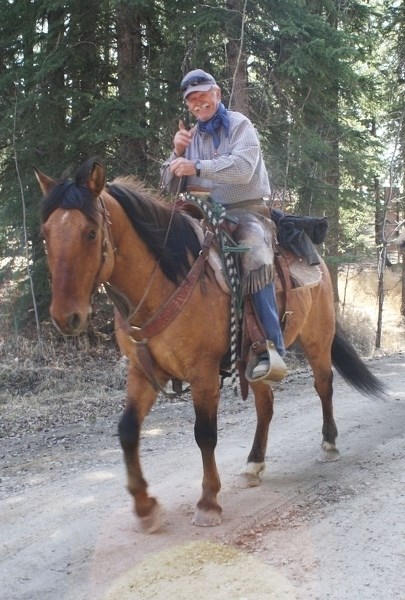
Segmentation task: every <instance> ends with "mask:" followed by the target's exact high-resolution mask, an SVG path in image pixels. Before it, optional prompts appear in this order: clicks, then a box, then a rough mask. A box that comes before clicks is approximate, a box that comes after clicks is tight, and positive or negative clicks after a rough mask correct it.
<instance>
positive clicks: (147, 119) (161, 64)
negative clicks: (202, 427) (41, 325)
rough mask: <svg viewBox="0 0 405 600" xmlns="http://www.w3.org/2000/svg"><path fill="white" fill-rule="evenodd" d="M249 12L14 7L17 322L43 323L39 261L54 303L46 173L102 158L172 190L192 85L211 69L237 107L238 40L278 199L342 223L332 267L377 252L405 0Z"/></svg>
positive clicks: (11, 269) (300, 3) (1, 230)
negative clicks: (43, 207) (43, 202)
mask: <svg viewBox="0 0 405 600" xmlns="http://www.w3.org/2000/svg"><path fill="white" fill-rule="evenodd" d="M244 7H245V3H244V2H243V1H242V0H240V1H239V2H237V1H236V0H234V1H232V2H231V1H227V2H224V1H223V0H222V1H221V2H219V1H218V0H207V1H206V2H204V3H196V4H190V2H189V0H176V2H174V0H167V1H166V0H165V1H163V0H115V1H112V0H102V1H101V2H100V1H99V0H88V2H86V3H83V2H80V1H79V0H69V1H68V2H61V1H59V0H52V1H51V0H41V2H30V1H28V0H21V1H20V2H18V3H17V2H16V1H15V0H14V1H9V0H0V10H1V14H2V20H1V22H0V37H1V40H2V49H1V53H0V97H1V98H2V111H1V114H0V191H1V195H0V252H1V257H2V260H1V262H0V278H1V279H0V294H1V291H2V290H3V294H2V295H0V298H2V300H4V297H5V295H6V296H7V306H12V307H14V308H13V309H12V310H14V311H15V315H14V316H15V319H16V320H17V321H20V320H24V318H25V317H27V318H28V319H30V318H31V317H30V315H31V313H30V312H29V307H30V306H31V305H32V299H31V298H30V291H29V286H27V265H26V262H27V260H26V258H25V257H26V256H29V257H30V258H29V261H30V269H31V270H32V273H33V278H34V287H35V294H36V296H37V301H38V304H39V307H40V311H41V316H43V315H44V314H45V312H46V306H47V303H48V301H49V287H48V280H47V274H46V268H45V256H44V251H43V247H42V245H41V243H40V233H39V219H38V212H39V211H38V206H39V202H40V192H39V190H38V187H37V184H36V181H35V179H34V176H33V170H32V166H33V165H35V166H37V167H39V168H40V169H41V170H43V171H44V172H45V173H47V174H49V175H51V176H53V177H59V176H60V175H62V174H63V173H64V172H65V171H69V172H71V173H73V172H74V171H75V169H76V167H77V166H78V165H79V164H80V163H81V162H82V161H83V160H85V159H87V158H89V157H90V156H95V155H98V156H101V157H102V158H103V159H104V161H105V164H106V167H107V172H108V174H109V178H112V177H114V176H115V175H118V174H124V173H128V172H131V173H136V174H138V175H139V176H140V177H141V178H144V179H146V181H147V182H148V184H150V185H151V186H157V185H158V182H159V167H160V164H161V162H162V160H164V158H165V157H166V156H167V154H168V152H169V151H170V148H171V145H172V139H173V135H174V133H175V131H176V129H177V126H178V120H179V118H184V116H185V115H184V105H183V103H182V98H181V95H180V93H179V90H178V83H179V81H180V79H181V77H182V75H183V74H184V73H186V72H187V71H188V70H190V69H192V68H197V67H202V68H204V69H206V70H208V71H210V72H212V73H213V75H214V76H215V77H216V78H217V80H218V82H219V83H220V84H221V87H222V90H223V97H224V101H225V103H227V101H228V100H229V97H230V95H231V92H232V85H233V76H234V73H233V70H232V69H231V67H230V65H229V63H228V59H227V49H228V45H229V43H230V41H232V42H234V43H239V42H240V41H241V40H242V39H243V47H242V49H241V50H242V52H241V58H242V59H245V60H246V65H247V67H246V86H247V91H248V96H249V102H250V115H249V116H250V117H251V118H252V120H253V122H254V123H255V125H256V127H257V129H258V131H259V133H260V136H261V139H262V143H263V149H264V153H265V157H266V162H267V164H268V167H269V171H270V173H271V176H272V181H273V186H274V189H275V190H285V191H286V192H287V195H288V198H289V207H290V208H292V209H294V210H296V211H297V212H309V213H313V214H324V213H326V214H328V215H330V216H331V219H334V220H335V221H336V223H335V225H336V227H335V229H336V230H338V231H339V236H340V241H338V243H337V245H336V248H334V249H333V248H330V249H329V252H328V253H329V255H330V260H331V261H332V262H333V260H334V257H336V260H338V254H341V253H344V252H345V251H346V249H347V251H350V252H351V253H352V254H356V255H357V254H358V253H360V252H363V248H364V245H363V244H361V243H360V240H361V234H360V232H361V231H362V229H363V228H364V227H365V224H364V221H363V216H366V220H368V222H370V221H371V222H372V220H373V215H372V212H373V202H374V201H375V199H374V196H373V194H372V193H371V192H370V190H373V186H374V180H375V178H376V177H380V176H381V174H382V173H383V172H384V168H385V164H384V161H383V160H382V159H383V158H385V157H384V156H383V155H384V152H383V148H384V145H386V144H387V141H386V140H383V139H382V138H381V135H379V133H378V127H376V126H375V123H376V121H377V123H378V124H386V125H387V131H390V132H391V137H392V136H393V135H395V132H397V131H398V130H400V131H401V135H402V138H401V140H402V143H403V126H402V125H401V123H403V118H402V115H403V109H404V105H403V98H404V96H403V93H402V94H399V95H398V94H397V93H396V91H397V90H398V82H399V86H400V90H403V83H404V80H405V77H404V76H403V73H405V69H404V56H405V51H404V47H405V46H404V36H403V31H404V29H403V24H404V7H403V3H402V2H399V3H395V6H391V3H388V2H384V1H383V0H372V2H363V1H355V0H347V1H346V2H343V3H342V2H340V1H338V0H283V1H281V0H257V1H256V2H247V3H246V13H245V14H244V15H243V17H244V20H243V26H244V28H243V32H242V31H241V23H242V11H243V9H244ZM391 33H393V34H394V35H391V37H390V40H392V41H391V42H390V44H388V43H387V41H386V36H388V34H391ZM242 34H243V35H242ZM383 41H384V43H382V42H383ZM385 48H387V51H388V53H387V52H385ZM387 56H388V57H389V58H386V57H387ZM393 74H394V75H393ZM395 78H396V81H395ZM386 81H389V82H390V83H391V87H390V88H389V86H386V85H385V83H386ZM388 89H390V90H391V95H390V94H389V92H388ZM388 114H389V115H390V116H389V118H388V117H387V116H386V115H388ZM401 119H402V120H401ZM404 154H405V153H404V152H403V153H402V155H401V156H400V157H397V158H396V161H395V163H394V164H395V167H396V169H397V177H401V173H403V156H404ZM338 220H340V223H339V226H338V222H337V221H338ZM24 228H26V231H24ZM26 237H27V243H28V248H27V247H26V241H25V239H26ZM20 307H21V309H20ZM2 312H3V311H2ZM11 312H12V311H11Z"/></svg>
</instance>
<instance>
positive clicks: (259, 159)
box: [162, 111, 270, 205]
mask: <svg viewBox="0 0 405 600" xmlns="http://www.w3.org/2000/svg"><path fill="white" fill-rule="evenodd" d="M228 114H229V119H230V123H229V135H228V136H227V135H226V132H225V131H224V128H223V127H221V129H220V130H219V132H218V133H219V138H220V144H219V147H218V148H217V149H215V147H214V142H213V138H212V137H211V135H210V134H208V133H201V132H200V131H198V129H196V131H195V133H194V136H193V139H192V141H191V143H190V145H189V146H188V147H187V149H186V152H185V155H184V156H185V158H188V159H190V160H195V161H196V160H199V162H200V165H201V175H200V177H196V176H193V177H187V187H190V188H193V187H203V188H205V189H207V190H208V191H209V192H210V195H211V197H212V198H213V199H214V200H216V201H217V202H219V203H221V204H226V205H228V204H233V203H235V202H240V201H242V200H257V199H258V198H263V197H265V196H269V194H270V183H269V178H268V174H267V170H266V166H265V164H264V160H263V156H262V152H261V148H260V141H259V137H258V134H257V132H256V130H255V128H254V127H253V124H252V123H251V121H250V120H249V119H248V118H247V117H245V116H244V115H243V114H241V113H239V112H234V111H228ZM175 158H176V155H175V154H174V153H172V154H171V156H170V157H169V158H168V160H167V161H165V162H164V163H163V167H162V185H163V187H164V188H165V189H166V190H167V191H169V192H171V193H176V192H177V190H178V184H179V179H178V177H176V176H175V175H173V174H172V173H170V170H169V168H168V166H169V165H170V163H171V161H172V160H174V159H175Z"/></svg>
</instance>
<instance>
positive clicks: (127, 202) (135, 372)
mask: <svg viewBox="0 0 405 600" xmlns="http://www.w3.org/2000/svg"><path fill="white" fill-rule="evenodd" d="M34 169H35V174H36V178H37V180H38V183H39V186H40V188H41V191H42V194H43V199H42V208H41V231H42V235H43V238H44V240H45V246H46V252H47V261H48V267H49V272H50V276H51V292H52V293H51V304H50V309H49V310H50V316H51V319H52V321H53V324H54V325H55V326H56V327H57V329H58V330H59V331H60V332H62V333H63V334H64V335H71V336H77V335H79V334H80V333H82V332H83V331H84V330H85V327H86V324H87V322H88V318H89V315H90V313H91V306H92V297H93V294H94V293H95V291H96V290H97V288H98V287H99V286H100V285H101V284H104V285H105V286H106V288H107V289H109V290H110V292H111V293H112V294H113V296H112V297H113V299H115V301H116V302H115V304H116V307H115V310H114V314H115V316H114V318H115V332H116V337H117V341H118V345H119V347H120V350H121V352H122V353H123V354H124V355H125V356H126V357H127V359H128V361H127V362H128V376H127V388H126V405H125V408H124V410H123V414H122V416H121V418H120V421H119V426H118V430H119V439H120V444H121V446H122V450H123V455H124V461H125V464H126V471H127V487H128V490H129V492H130V494H131V495H132V496H133V500H134V510H135V513H136V515H137V517H138V519H139V521H140V524H141V528H142V529H143V530H144V531H147V532H152V531H155V530H157V529H159V527H160V522H161V519H160V513H161V509H160V505H159V503H158V501H157V499H156V498H155V497H153V496H151V495H149V493H148V484H147V482H146V480H145V478H144V474H143V470H142V466H141V457H140V452H139V442H140V435H141V428H142V424H143V422H144V419H145V417H146V416H147V414H148V412H149V411H150V409H151V407H152V405H153V404H154V402H155V400H156V398H157V396H158V394H159V391H160V390H162V389H164V387H165V386H166V384H167V383H168V382H169V381H170V380H171V379H172V380H175V379H176V380H180V381H183V382H188V384H189V387H190V390H191V395H192V399H193V403H194V410H195V423H194V437H195V440H196V443H197V445H198V447H199V449H200V452H201V457H202V467H203V477H202V492H201V496H200V498H199V500H198V502H197V504H196V508H195V511H194V515H193V517H192V523H193V524H194V525H197V526H202V527H207V526H216V525H218V524H219V523H220V522H221V517H222V507H221V506H220V504H219V501H218V493H219V491H220V487H221V484H220V477H219V474H218V470H217V466H216V460H215V448H216V444H217V413H218V404H219V399H220V387H221V385H220V377H219V373H220V366H221V360H222V358H223V357H224V355H226V353H227V351H228V348H229V340H230V331H229V329H230V326H229V322H230V311H231V297H230V295H229V293H226V291H225V290H224V289H223V288H221V286H220V285H219V284H218V282H217V279H216V277H215V276H214V273H213V269H212V267H211V266H210V264H209V262H208V261H207V260H206V258H207V247H208V244H207V245H206V247H205V249H204V244H205V242H204V243H203V244H202V243H201V241H199V238H198V237H197V235H196V231H195V227H193V226H192V224H191V222H190V220H191V217H190V216H189V215H186V214H185V213H184V212H183V213H182V212H181V211H173V210H172V208H171V207H170V206H169V204H168V203H167V202H165V201H163V200H162V199H161V198H160V197H159V195H158V194H157V193H154V192H152V191H150V190H148V189H146V187H145V186H144V184H142V183H141V182H139V181H137V180H136V179H135V178H134V177H133V176H119V177H117V178H116V179H114V181H112V183H111V184H106V175H105V169H104V167H103V165H102V163H101V161H99V160H98V159H90V160H88V161H87V162H85V163H84V164H83V165H82V166H81V167H80V168H79V169H78V172H77V175H76V178H75V179H74V180H69V179H61V180H54V179H53V178H51V177H48V176H47V175H45V174H44V173H42V172H41V171H40V170H38V169H36V168H34ZM197 267H198V268H197ZM196 268H197V270H196ZM321 269H322V275H323V276H322V278H321V280H320V282H319V283H318V284H317V285H316V286H314V287H309V288H305V302H306V304H307V305H308V307H309V310H308V311H307V317H306V318H305V319H303V320H302V322H299V323H297V324H296V326H295V330H294V331H291V330H290V334H289V339H288V340H286V342H287V343H288V345H291V344H292V343H293V342H295V341H298V342H299V343H300V344H301V347H302V348H303V350H304V352H305V354H306V357H307V359H308V361H309V364H310V366H311V369H312V372H313V377H314V385H315V389H316V391H317V393H318V395H319V398H320V400H321V404H322V412H323V426H322V444H321V452H322V455H323V458H324V459H325V460H336V459H338V458H339V453H338V449H337V447H336V437H337V433H338V432H337V428H336V424H335V420H334V416H333V404H332V394H333V387H332V381H333V372H332V362H333V364H334V366H335V367H337V369H338V370H339V371H340V372H341V373H342V374H343V376H344V377H345V378H346V380H347V381H348V382H349V383H350V384H351V385H353V386H355V387H356V388H357V389H359V390H360V391H361V392H363V393H365V394H368V393H370V394H375V395H379V394H380V392H381V391H382V388H381V384H380V382H379V381H378V379H377V378H376V377H375V376H374V375H373V374H372V373H371V372H370V371H369V369H368V367H367V366H366V365H365V363H364V362H363V361H362V360H361V359H360V357H359V356H358V355H357V353H356V351H355V350H354V348H353V347H352V345H351V344H350V343H349V342H348V341H347V340H346V338H345V337H344V336H343V334H342V333H341V332H340V331H339V329H337V328H336V319H335V310H334V303H333V292H332V286H331V281H330V277H329V274H328V270H327V267H326V265H325V263H324V262H323V261H322V264H321ZM191 273H193V275H192V276H191ZM189 279H193V280H194V283H193V285H191V286H190V285H189ZM179 289H180V290H182V292H181V294H182V296H181V294H180V300H179V295H178V290H179ZM185 289H186V290H187V291H186V292H185V291H184V290H185ZM173 297H175V304H176V303H177V305H178V306H177V308H176V310H175V311H174V312H173V311H172V308H170V307H172V306H173V304H170V299H171V298H173ZM168 307H169V308H168ZM168 313H170V314H168ZM156 317H157V318H156ZM249 386H250V388H251V390H252V392H253V395H254V403H255V409H256V430H255V433H254V438H253V444H252V447H251V450H250V452H249V455H248V457H247V462H246V465H245V466H244V468H243V470H242V477H243V478H245V480H246V486H253V485H259V484H260V478H261V475H262V473H263V471H264V468H265V452H266V447H267V442H268V432H269V426H270V422H271V419H272V416H273V402H274V395H273V389H272V387H271V385H270V384H269V383H268V382H264V381H257V382H255V381H251V382H250V383H249Z"/></svg>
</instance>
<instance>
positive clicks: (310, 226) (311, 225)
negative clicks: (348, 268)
mask: <svg viewBox="0 0 405 600" xmlns="http://www.w3.org/2000/svg"><path fill="white" fill-rule="evenodd" d="M271 218H272V220H273V221H274V222H275V224H276V226H277V237H278V242H279V244H280V246H281V247H282V248H285V249H286V250H289V251H290V252H292V253H293V254H295V255H296V256H303V257H305V258H306V259H307V261H308V264H309V265H318V264H319V262H320V259H319V255H318V252H317V250H316V248H315V247H314V244H321V243H322V242H323V241H324V239H325V237H326V233H327V231H328V219H327V218H326V217H322V218H318V217H299V216H296V215H287V214H285V213H283V212H282V211H281V210H279V209H277V208H272V209H271Z"/></svg>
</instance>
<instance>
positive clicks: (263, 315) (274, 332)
mask: <svg viewBox="0 0 405 600" xmlns="http://www.w3.org/2000/svg"><path fill="white" fill-rule="evenodd" d="M252 300H253V305H254V307H255V309H256V312H257V315H258V317H259V319H260V321H261V322H262V325H263V327H264V331H265V332H266V336H267V339H268V340H270V341H271V342H273V344H274V346H275V348H276V350H277V352H278V353H279V354H280V356H284V354H285V347H284V340H283V334H282V333H281V328H280V321H279V318H278V309H277V301H276V293H275V290H274V283H269V284H268V285H266V287H264V288H263V289H262V290H260V291H259V292H255V293H254V294H252Z"/></svg>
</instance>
